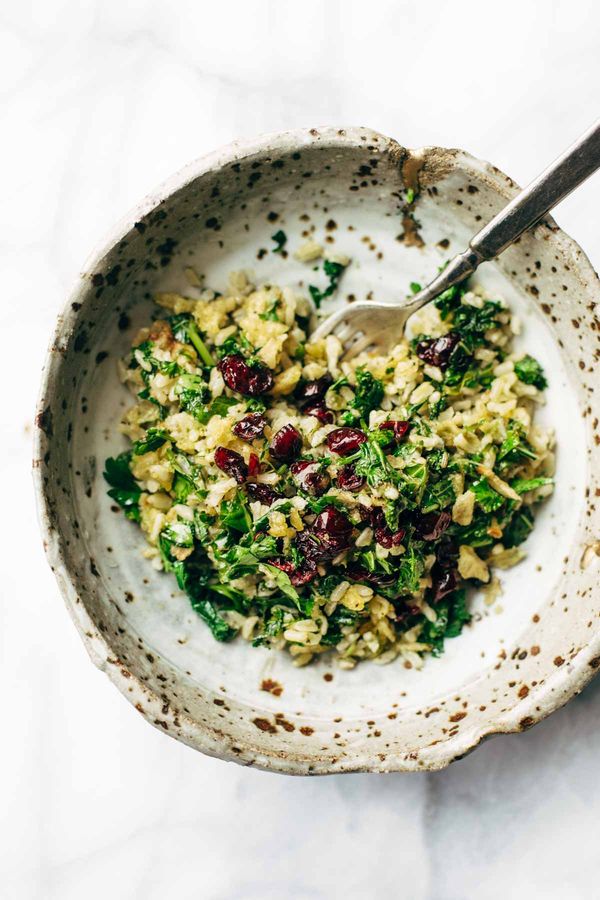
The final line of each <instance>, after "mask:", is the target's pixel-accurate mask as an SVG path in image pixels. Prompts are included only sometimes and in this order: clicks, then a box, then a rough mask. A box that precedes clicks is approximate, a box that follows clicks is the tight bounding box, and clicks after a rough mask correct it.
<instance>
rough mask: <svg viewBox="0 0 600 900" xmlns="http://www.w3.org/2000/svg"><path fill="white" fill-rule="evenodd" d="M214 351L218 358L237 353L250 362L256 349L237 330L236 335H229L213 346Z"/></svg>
mask: <svg viewBox="0 0 600 900" xmlns="http://www.w3.org/2000/svg"><path fill="white" fill-rule="evenodd" d="M215 352H216V354H217V356H218V357H219V359H223V358H224V357H225V356H232V355H235V354H237V355H239V356H243V357H245V358H246V360H247V361H248V362H252V361H253V360H254V359H255V352H256V351H255V348H254V347H253V346H252V344H251V343H250V341H249V340H248V338H247V337H246V336H245V335H244V334H242V333H241V332H239V331H238V333H237V334H236V335H231V336H230V337H228V338H226V339H225V340H224V341H223V343H222V344H219V346H218V347H216V348H215Z"/></svg>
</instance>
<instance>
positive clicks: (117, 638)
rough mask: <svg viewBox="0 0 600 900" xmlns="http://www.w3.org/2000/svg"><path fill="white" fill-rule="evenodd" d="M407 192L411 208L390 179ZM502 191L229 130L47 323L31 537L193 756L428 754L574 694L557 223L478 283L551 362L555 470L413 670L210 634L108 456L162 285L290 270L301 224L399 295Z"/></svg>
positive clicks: (579, 565) (130, 680) (452, 754)
mask: <svg viewBox="0 0 600 900" xmlns="http://www.w3.org/2000/svg"><path fill="white" fill-rule="evenodd" d="M407 188H412V189H413V190H414V191H416V192H417V200H416V204H415V207H414V218H411V217H409V216H408V207H407V206H406V190H407ZM514 193H515V185H514V184H513V182H512V181H511V180H510V179H509V178H507V177H506V176H505V175H503V174H502V173H501V172H499V171H498V170H497V169H495V168H493V167H492V166H490V165H488V164H487V163H484V162H480V161H479V160H476V159H473V158H472V157H471V156H469V155H468V154H466V153H463V152H462V151H459V150H443V149H439V148H427V149H425V150H420V151H410V150H406V149H405V148H403V147H401V146H400V145H399V144H398V143H396V142H395V141H393V140H390V139H389V138H386V137H383V136H382V135H380V134H375V133H373V132H371V131H369V130H367V129H350V128H349V129H339V130H336V129H331V128H328V129H323V130H320V131H319V130H311V131H297V132H291V133H287V134H283V135H279V136H268V137H263V138H260V139H258V140H256V141H251V142H248V143H240V144H232V145H231V146H229V147H226V148H225V149H224V150H220V151H218V152H217V153H214V154H212V155H211V156H208V157H205V158H204V159H201V160H199V161H197V162H195V163H192V165H190V166H188V168H186V169H185V170H184V171H183V172H181V173H179V174H178V175H176V176H174V177H173V178H172V179H171V180H170V181H169V182H168V183H167V184H166V185H164V186H163V187H162V188H160V189H159V190H158V191H157V192H156V193H155V194H153V195H151V196H150V197H148V198H146V200H144V201H143V202H142V203H141V204H140V205H139V207H138V208H137V209H135V210H134V211H133V213H132V214H131V216H129V217H128V218H127V219H126V220H125V221H124V222H123V223H121V225H119V226H118V227H117V228H115V230H114V231H113V233H112V234H111V235H110V237H109V239H108V242H107V243H106V244H105V245H104V246H103V247H101V248H100V249H99V250H98V251H97V252H96V253H95V254H94V255H93V256H92V258H91V259H90V260H89V261H88V264H87V266H86V268H85V270H84V273H83V274H82V275H81V277H80V278H79V280H78V282H77V284H76V286H75V289H74V290H73V293H72V295H71V297H70V299H69V302H68V304H67V307H66V309H65V311H64V314H63V316H62V317H61V319H60V322H59V325H58V328H57V331H56V335H55V338H54V343H53V345H52V348H51V350H50V353H49V357H48V361H47V365H46V369H45V372H44V380H43V386H42V394H41V401H40V406H39V412H38V417H37V425H38V429H37V441H36V449H35V462H34V472H35V483H36V488H37V492H38V496H39V504H40V514H41V521H42V529H43V533H44V542H45V545H46V549H47V552H48V556H49V560H50V564H51V565H52V568H53V569H54V571H55V573H56V577H57V579H58V582H59V585H60V588H61V591H62V593H63V595H64V597H65V599H66V602H67V606H68V608H69V611H70V613H71V615H72V617H73V620H74V622H75V625H76V627H77V629H78V630H79V632H80V634H81V636H82V639H83V641H84V642H85V645H86V647H87V649H88V651H89V653H90V656H91V657H92V659H93V661H94V662H95V663H96V665H97V666H99V667H100V668H101V669H103V670H104V671H105V672H106V673H107V674H108V675H109V677H110V678H111V680H112V681H113V682H114V684H115V685H116V686H117V687H118V688H119V690H120V691H122V693H123V694H124V695H125V696H126V697H127V698H128V699H129V700H130V701H131V703H132V704H133V705H134V706H135V708H136V709H137V710H138V711H139V712H140V713H141V714H142V715H143V716H144V717H145V718H146V719H148V721H149V722H151V723H152V724H154V725H156V726H157V727H158V728H160V729H162V730H164V731H165V733H166V734H170V735H172V736H173V737H176V738H178V739H179V740H182V741H184V742H185V743H187V744H189V745H191V746H192V747H195V748H197V749H198V750H202V751H203V752H205V753H208V754H211V755H214V756H219V757H222V758H224V759H228V760H236V761H238V762H240V763H244V764H248V765H258V766H262V767H264V768H267V769H273V770H276V771H279V772H288V773H299V774H301V773H326V772H347V771H395V770H418V769H437V768H440V767H442V766H445V765H447V764H448V763H449V762H450V761H451V760H453V759H455V758H457V757H459V756H462V755H464V754H465V753H467V752H468V751H469V750H471V749H472V748H473V747H475V746H476V745H477V744H478V743H479V742H480V741H481V740H482V739H483V738H484V737H486V736H488V735H491V734H495V733H498V732H512V731H519V730H523V729H525V728H528V727H529V726H531V725H533V724H534V723H535V722H537V721H538V720H539V719H541V718H543V717H544V716H546V715H547V714H548V713H550V712H552V711H553V710H554V709H556V708H557V707H559V706H560V705H561V704H563V703H564V702H565V701H566V700H568V699H569V698H570V697H572V696H573V695H574V694H576V693H578V692H579V691H580V690H581V689H582V687H583V686H584V685H585V684H586V682H587V681H588V680H589V679H590V677H591V676H592V675H593V673H594V671H595V669H596V668H597V667H598V665H599V664H600V618H599V616H600V588H599V586H598V576H599V569H598V563H599V558H598V554H599V553H600V541H599V539H600V510H599V509H598V499H597V498H598V496H599V495H600V486H599V484H600V482H599V480H598V479H599V475H600V432H599V431H598V417H599V416H600V410H599V404H598V399H597V394H595V392H594V386H595V383H596V381H597V365H598V358H599V355H600V321H599V320H598V318H597V317H596V304H597V301H598V297H599V293H600V292H599V283H598V280H597V277H596V275H595V273H594V272H593V270H592V268H591V266H590V264H589V262H588V260H587V259H586V257H585V255H584V254H583V253H582V251H581V250H580V249H579V247H578V246H577V245H576V244H575V243H574V242H573V241H571V240H570V239H569V238H568V237H566V236H565V235H564V234H563V233H562V232H561V231H559V230H558V228H557V227H556V226H555V225H554V223H553V222H552V221H550V220H548V221H546V222H544V223H543V224H540V225H539V226H538V227H537V228H536V229H535V230H534V231H533V232H532V233H530V234H528V235H527V236H525V237H523V238H522V239H521V241H520V242H519V243H518V245H516V246H514V247H512V248H511V249H510V250H508V251H507V252H506V253H505V254H504V255H503V257H502V258H501V260H500V261H499V262H498V263H497V264H494V265H491V264H487V265H486V266H484V267H483V268H482V270H481V272H480V275H479V280H480V281H481V282H482V283H483V284H484V285H485V286H487V287H488V288H489V289H490V290H491V291H492V292H494V291H496V290H497V291H498V293H499V294H500V295H501V296H503V297H505V298H506V299H507V300H508V301H509V302H510V303H511V304H512V305H513V307H514V309H515V310H516V311H517V312H518V314H519V316H520V317H521V319H522V320H523V323H524V337H523V339H522V340H523V341H524V344H523V345H525V344H526V346H527V347H528V348H529V349H530V350H531V352H533V353H535V355H536V356H537V357H539V359H540V360H541V361H542V363H543V364H544V366H545V369H546V371H547V373H548V375H549V377H550V389H549V391H548V404H547V406H546V407H545V408H544V410H543V411H542V418H543V420H544V421H545V422H546V423H552V424H553V425H554V426H555V427H556V429H557V432H558V444H559V455H558V477H557V488H556V492H555V495H554V496H553V498H552V499H551V500H550V501H549V502H548V503H547V504H546V505H545V506H544V508H543V510H542V512H541V513H540V515H539V521H538V524H537V527H536V529H535V532H534V535H533V536H532V538H531V540H530V541H529V542H528V546H527V550H528V554H529V555H528V558H527V560H526V561H524V562H523V563H521V564H520V565H519V566H518V567H516V568H515V569H514V570H511V571H510V572H507V573H506V575H505V577H504V579H503V580H504V594H503V596H502V598H501V601H500V603H499V604H497V605H496V607H493V608H491V609H489V608H486V607H485V605H484V604H483V601H482V599H481V598H477V597H475V598H474V600H473V608H474V613H475V615H474V621H473V624H472V625H471V626H470V627H468V628H466V629H465V631H464V633H463V635H462V636H461V637H459V638H457V639H455V640H452V641H449V642H448V643H447V651H446V653H445V654H444V656H443V657H442V658H441V659H439V660H435V659H429V660H427V662H426V664H425V666H424V668H423V670H422V671H418V672H417V671H415V670H410V669H406V668H404V667H403V665H402V663H401V662H399V661H398V662H396V663H392V664H391V665H388V666H385V667H382V666H377V665H372V664H368V663H367V664H363V665H359V666H358V667H357V668H356V669H355V670H354V671H351V672H344V671H340V670H338V669H336V668H334V667H333V666H332V665H331V664H330V663H328V662H327V660H321V661H319V662H318V663H316V664H314V665H311V666H308V667H307V668H303V669H295V668H293V666H292V665H291V660H290V658H289V657H288V656H287V655H284V654H276V653H274V652H271V651H269V650H265V649H253V648H252V647H251V646H249V645H248V644H246V643H245V642H243V641H242V640H237V641H234V642H233V643H232V644H228V645H222V644H218V643H216V642H215V641H214V640H213V639H212V637H211V635H210V633H209V631H208V629H207V628H206V627H205V626H204V624H203V623H202V621H201V620H200V619H199V618H198V617H196V616H195V614H194V613H193V612H192V610H191V609H190V606H189V604H188V602H187V600H186V598H185V597H184V596H183V595H182V594H181V593H179V592H178V591H177V590H176V588H175V586H174V580H173V579H172V578H171V577H167V576H164V575H162V574H159V573H156V572H154V571H153V570H152V569H151V568H150V567H149V565H148V563H147V562H146V561H145V560H143V559H142V558H141V556H140V552H139V551H140V547H141V545H142V537H141V534H140V532H139V530H138V529H137V528H136V527H135V526H133V525H132V524H131V523H129V522H127V521H126V520H125V519H124V518H123V516H122V515H121V514H120V513H116V512H115V511H114V510H113V509H112V508H111V502H110V501H109V499H108V498H107V496H106V486H105V484H104V483H103V479H102V474H101V473H102V466H103V461H104V459H105V458H106V456H108V455H110V454H114V453H115V452H118V451H119V450H120V449H123V448H124V447H125V441H124V440H123V439H121V438H120V437H119V435H118V434H117V432H116V428H115V423H116V422H117V420H118V418H119V416H120V414H121V412H122V410H123V408H124V406H125V405H126V404H127V403H128V402H129V399H128V395H127V394H126V392H125V391H124V389H123V388H122V387H121V385H120V384H119V381H118V378H117V373H116V364H115V363H116V359H117V357H118V356H119V355H121V354H122V353H124V352H125V351H126V349H127V348H128V346H129V343H130V339H131V336H132V333H133V332H134V331H135V329H136V327H137V326H138V325H139V324H140V323H142V322H144V321H145V320H146V317H147V315H148V313H149V309H150V300H149V298H150V296H151V294H152V293H153V292H154V291H155V290H156V289H162V290H164V289H167V288H169V289H177V288H183V287H184V281H183V280H182V270H183V268H184V267H185V266H186V265H189V264H193V265H195V266H196V268H197V270H198V271H201V272H204V273H206V276H207V283H208V284H210V285H212V286H215V287H217V288H219V287H222V286H223V285H224V284H225V280H226V275H227V273H228V272H229V271H230V270H231V269H236V268H242V267H244V268H253V269H254V271H255V274H256V279H257V280H258V281H263V280H272V281H274V282H276V283H277V282H279V283H282V284H296V285H298V286H301V285H302V279H303V278H305V277H306V268H305V267H303V266H301V265H300V264H299V263H296V262H295V261H294V260H293V259H292V258H291V257H290V258H287V259H283V258H282V257H281V256H280V255H275V254H273V253H271V252H266V250H268V248H270V247H272V246H273V243H272V241H271V240H270V236H271V234H272V233H273V232H274V231H275V230H276V229H279V228H283V229H284V230H285V232H286V233H287V235H288V242H289V243H288V246H291V247H292V248H293V247H294V246H296V245H297V244H298V243H299V242H300V241H301V236H302V235H306V234H307V233H310V234H312V233H313V230H314V233H315V234H316V235H317V236H319V237H323V236H325V235H326V238H325V240H327V242H329V244H330V245H332V246H333V247H335V249H336V250H339V251H340V252H344V253H347V254H349V255H350V256H351V257H352V259H353V261H354V262H353V265H352V267H351V269H350V270H348V272H347V273H346V275H345V276H344V280H343V287H342V291H341V293H342V294H343V297H342V299H344V300H352V299H353V298H360V299H363V298H365V297H371V296H376V297H378V298H381V299H391V298H398V297H403V296H404V295H405V292H406V285H407V284H408V283H409V282H410V281H411V280H416V281H424V280H426V279H427V278H428V277H430V276H431V274H432V273H433V272H435V270H436V268H437V267H438V266H439V265H440V263H441V262H442V261H443V260H444V259H446V258H447V257H448V256H449V255H450V254H452V253H453V252H454V251H456V250H459V249H463V248H464V246H465V245H466V243H467V240H468V238H469V237H470V236H471V235H472V234H473V233H474V232H475V231H476V230H477V228H478V227H479V225H480V224H481V223H482V222H485V221H486V220H487V219H488V218H490V217H491V216H492V214H494V213H495V212H497V211H498V210H499V209H500V207H501V206H503V205H504V204H505V203H506V201H507V199H509V198H510V197H512V196H513V194H514Z"/></svg>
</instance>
